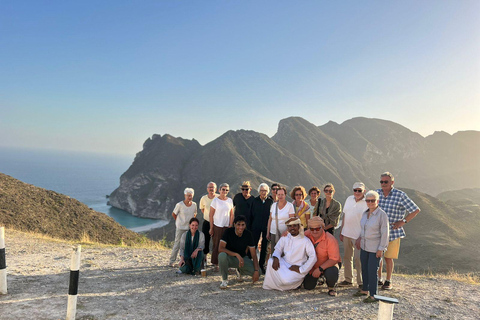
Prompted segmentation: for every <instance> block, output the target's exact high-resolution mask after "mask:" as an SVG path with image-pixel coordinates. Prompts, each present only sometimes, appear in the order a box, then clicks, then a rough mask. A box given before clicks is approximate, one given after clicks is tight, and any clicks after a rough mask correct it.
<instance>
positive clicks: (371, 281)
mask: <svg viewBox="0 0 480 320" xmlns="http://www.w3.org/2000/svg"><path fill="white" fill-rule="evenodd" d="M379 263H380V258H377V257H376V253H375V252H368V266H367V269H368V291H369V294H370V296H371V297H373V296H374V295H376V294H377V288H378V286H377V282H378V278H377V271H378V265H379ZM362 266H363V264H362ZM365 281H366V280H365V278H363V283H365Z"/></svg>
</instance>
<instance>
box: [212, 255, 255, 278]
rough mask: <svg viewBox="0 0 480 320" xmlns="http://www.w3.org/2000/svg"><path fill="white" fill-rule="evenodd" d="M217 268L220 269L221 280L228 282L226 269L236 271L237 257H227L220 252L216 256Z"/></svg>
mask: <svg viewBox="0 0 480 320" xmlns="http://www.w3.org/2000/svg"><path fill="white" fill-rule="evenodd" d="M218 267H219V269H220V274H221V275H222V280H228V269H229V268H237V269H238V259H237V257H233V256H229V255H228V254H226V253H225V252H220V253H219V254H218ZM252 273H253V272H252Z"/></svg>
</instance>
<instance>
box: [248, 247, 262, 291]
mask: <svg viewBox="0 0 480 320" xmlns="http://www.w3.org/2000/svg"><path fill="white" fill-rule="evenodd" d="M248 249H249V250H250V255H251V256H252V260H253V268H254V269H255V270H254V271H253V275H252V282H253V283H255V282H257V281H258V279H259V278H260V271H259V270H260V264H259V263H258V259H257V252H256V251H255V247H248Z"/></svg>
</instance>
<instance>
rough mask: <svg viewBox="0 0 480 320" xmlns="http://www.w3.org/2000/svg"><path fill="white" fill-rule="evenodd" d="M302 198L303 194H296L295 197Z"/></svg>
mask: <svg viewBox="0 0 480 320" xmlns="http://www.w3.org/2000/svg"><path fill="white" fill-rule="evenodd" d="M301 196H303V194H302V193H295V197H301Z"/></svg>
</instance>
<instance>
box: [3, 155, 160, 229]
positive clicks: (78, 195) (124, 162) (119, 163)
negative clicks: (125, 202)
mask: <svg viewBox="0 0 480 320" xmlns="http://www.w3.org/2000/svg"><path fill="white" fill-rule="evenodd" d="M132 161H133V156H122V155H120V156H119V155H105V154H95V153H81V152H70V151H69V152H67V151H52V150H38V149H17V148H6V147H0V172H2V173H5V174H7V175H9V176H11V177H13V178H15V179H18V180H21V181H23V182H26V183H29V184H33V185H35V186H37V187H41V188H45V189H49V190H53V191H56V192H58V193H62V194H65V195H68V196H70V197H72V198H75V199H77V200H79V201H81V202H83V203H84V204H86V205H87V206H89V207H90V208H92V209H94V210H96V211H99V212H103V213H105V214H107V215H109V216H110V217H112V218H114V219H115V220H116V221H117V222H118V223H120V224H121V225H123V226H125V227H127V228H129V229H132V230H135V231H144V230H148V229H150V228H151V227H153V226H155V227H159V226H161V225H163V224H165V222H164V221H161V220H155V219H143V218H138V217H134V216H132V215H131V214H129V213H128V212H126V211H123V210H120V209H116V208H113V207H111V206H108V205H107V201H108V199H107V198H106V195H108V194H110V193H111V192H112V191H113V190H115V188H117V187H118V185H119V182H120V175H121V174H122V173H123V172H125V171H126V170H127V169H128V167H129V166H130V165H131V163H132Z"/></svg>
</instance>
